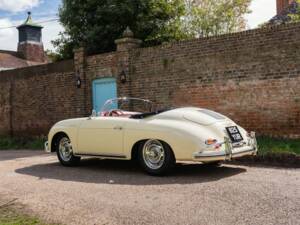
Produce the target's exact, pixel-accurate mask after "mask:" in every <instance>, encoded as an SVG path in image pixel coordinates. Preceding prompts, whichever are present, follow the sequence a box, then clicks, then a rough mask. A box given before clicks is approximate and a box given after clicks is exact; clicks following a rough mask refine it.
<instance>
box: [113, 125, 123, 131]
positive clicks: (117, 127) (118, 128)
mask: <svg viewBox="0 0 300 225" xmlns="http://www.w3.org/2000/svg"><path fill="white" fill-rule="evenodd" d="M114 130H123V127H121V126H116V127H114Z"/></svg>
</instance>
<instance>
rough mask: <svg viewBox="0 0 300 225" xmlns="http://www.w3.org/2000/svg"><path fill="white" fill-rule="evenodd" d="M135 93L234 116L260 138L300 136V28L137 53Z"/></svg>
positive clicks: (133, 64) (268, 30)
mask: <svg viewBox="0 0 300 225" xmlns="http://www.w3.org/2000/svg"><path fill="white" fill-rule="evenodd" d="M130 70H131V72H132V73H131V78H132V84H131V85H132V90H131V91H132V94H133V96H136V97H143V98H149V99H151V100H154V101H156V102H158V103H159V104H161V105H194V106H199V107H205V108H210V109H212V110H216V111H218V112H221V113H224V114H225V115H228V116H229V117H230V118H232V119H233V120H235V121H237V122H238V123H239V124H241V125H242V126H244V127H246V128H247V129H249V130H255V131H257V132H258V133H259V134H265V135H275V136H277V135H278V136H290V137H300V88H299V86H300V24H291V25H283V26H279V27H271V28H265V29H258V30H252V31H246V32H242V33H237V34H230V35H223V36H219V37H211V38H202V39H196V40H191V41H183V42H179V43H173V44H167V45H163V46H159V47H153V48H147V49H137V50H134V51H133V52H132V54H131V59H130Z"/></svg>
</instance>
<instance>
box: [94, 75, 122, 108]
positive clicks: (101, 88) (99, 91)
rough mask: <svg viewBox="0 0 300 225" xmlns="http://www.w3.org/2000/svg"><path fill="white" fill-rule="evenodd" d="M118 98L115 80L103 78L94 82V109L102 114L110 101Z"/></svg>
mask: <svg viewBox="0 0 300 225" xmlns="http://www.w3.org/2000/svg"><path fill="white" fill-rule="evenodd" d="M116 97H117V84H116V79H114V78H102V79H97V80H94V81H93V109H95V110H96V111H97V112H100V110H101V108H102V106H103V105H104V103H105V102H106V101H107V100H108V99H112V98H116Z"/></svg>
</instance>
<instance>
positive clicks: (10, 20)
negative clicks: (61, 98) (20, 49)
mask: <svg viewBox="0 0 300 225" xmlns="http://www.w3.org/2000/svg"><path fill="white" fill-rule="evenodd" d="M60 4H61V0H0V49H2V50H13V51H15V50H16V49H17V43H18V32H17V29H16V28H7V29H4V28H6V27H11V26H17V25H20V24H21V23H23V22H24V21H25V19H26V18H27V11H31V12H32V18H33V20H34V22H36V23H39V22H41V21H47V20H52V19H55V18H58V16H57V13H58V8H59V5H60ZM250 9H251V11H252V13H251V14H249V15H247V16H246V19H247V21H248V28H249V29H252V28H256V27H257V26H258V25H259V24H261V23H263V22H266V21H268V20H269V19H270V18H272V17H273V16H274V15H275V14H276V0H252V4H251V6H250ZM41 25H43V26H44V29H43V43H44V46H45V49H50V50H54V48H53V46H52V44H51V40H55V39H56V38H57V37H58V34H59V32H61V31H63V27H62V26H61V25H60V24H59V22H58V21H52V22H48V23H43V24H41Z"/></svg>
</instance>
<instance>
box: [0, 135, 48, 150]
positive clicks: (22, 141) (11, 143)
mask: <svg viewBox="0 0 300 225" xmlns="http://www.w3.org/2000/svg"><path fill="white" fill-rule="evenodd" d="M45 141H46V138H22V137H0V150H9V149H32V150H41V149H43V148H44V142H45Z"/></svg>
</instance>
